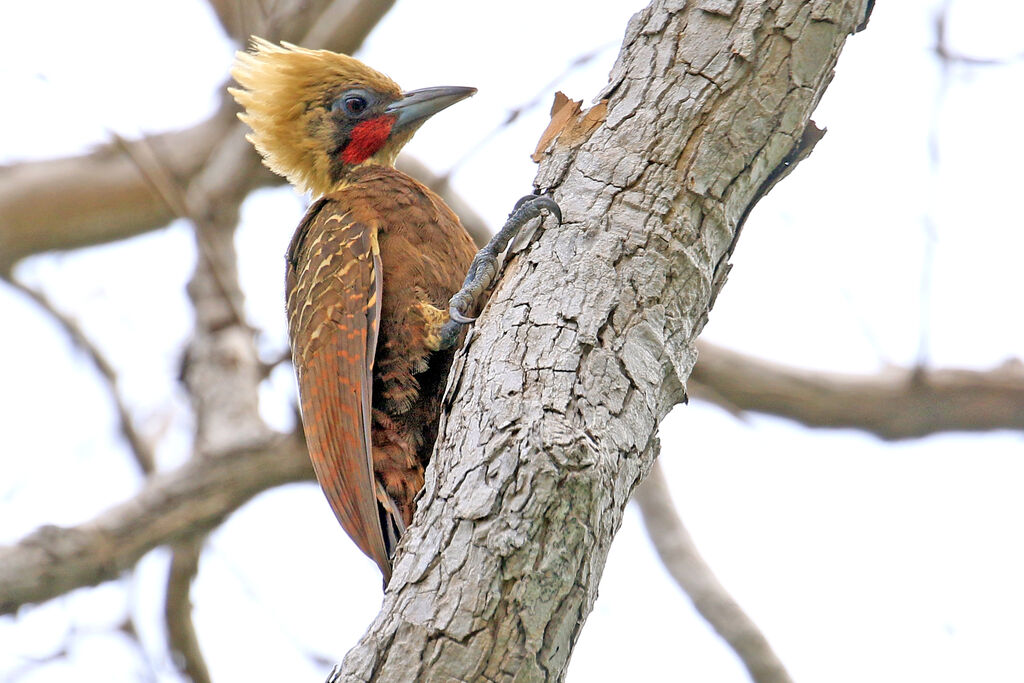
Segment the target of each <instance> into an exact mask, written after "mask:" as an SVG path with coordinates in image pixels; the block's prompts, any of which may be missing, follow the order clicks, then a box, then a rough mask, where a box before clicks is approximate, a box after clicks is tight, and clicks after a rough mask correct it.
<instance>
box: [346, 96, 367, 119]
mask: <svg viewBox="0 0 1024 683" xmlns="http://www.w3.org/2000/svg"><path fill="white" fill-rule="evenodd" d="M366 104H367V102H366V98H365V97H360V96H359V95H350V96H348V97H346V98H345V111H346V112H348V113H349V114H352V115H353V116H359V115H360V114H362V113H363V112H364V111H366Z"/></svg>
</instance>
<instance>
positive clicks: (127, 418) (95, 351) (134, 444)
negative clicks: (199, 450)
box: [4, 277, 156, 474]
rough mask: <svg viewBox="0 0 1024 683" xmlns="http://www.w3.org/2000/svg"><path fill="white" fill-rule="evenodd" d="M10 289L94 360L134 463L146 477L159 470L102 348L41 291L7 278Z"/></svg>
mask: <svg viewBox="0 0 1024 683" xmlns="http://www.w3.org/2000/svg"><path fill="white" fill-rule="evenodd" d="M4 279H5V280H6V281H7V284H9V285H10V286H11V287H13V288H14V289H16V290H17V291H19V292H21V293H22V294H24V295H25V296H26V297H28V298H29V299H31V300H32V301H33V302H34V303H35V304H36V305H37V306H39V308H41V309H42V310H43V311H44V312H45V313H46V314H47V315H49V316H50V317H51V318H52V319H53V320H54V322H56V323H57V324H58V325H59V326H60V327H61V328H62V329H63V330H64V332H65V333H66V334H67V335H68V337H70V338H71V342H72V343H73V344H75V345H76V346H78V347H79V348H80V349H82V350H83V351H84V352H85V354H86V355H87V356H88V357H89V360H90V361H92V364H93V367H95V368H96V371H97V372H98V373H100V376H101V377H102V378H103V379H104V384H105V385H106V387H107V391H108V393H109V394H110V400H111V401H112V402H113V404H114V410H115V411H116V412H117V419H118V423H119V424H120V426H121V434H122V436H124V439H125V441H126V442H128V448H129V450H130V451H131V454H132V457H133V458H134V459H135V464H137V465H138V466H139V469H140V470H142V473H143V474H152V473H153V471H154V469H155V467H156V458H155V457H154V455H153V449H152V447H151V446H150V444H149V442H148V441H147V440H146V439H145V438H144V437H143V436H142V435H141V434H140V433H139V431H138V429H136V427H135V420H134V419H132V414H131V411H130V410H129V409H128V405H127V404H126V403H125V402H124V400H123V399H122V398H121V392H120V391H118V389H117V370H115V369H114V366H113V364H111V362H110V361H109V360H107V357H106V356H105V355H104V354H103V352H102V351H100V349H99V347H98V346H96V344H94V343H93V342H92V340H91V339H89V337H88V336H86V334H85V331H84V330H83V329H82V328H81V326H80V325H79V324H78V321H77V320H75V319H74V318H72V317H71V316H69V315H67V314H66V313H64V312H62V311H60V310H59V309H58V308H57V307H56V306H55V305H54V303H53V302H52V301H50V298H49V297H47V296H46V295H45V294H43V293H42V292H40V291H37V290H35V289H32V288H31V287H29V286H27V285H25V284H23V283H21V282H18V281H17V280H15V279H14V278H13V277H5V278H4Z"/></svg>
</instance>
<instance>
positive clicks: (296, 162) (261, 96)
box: [228, 36, 476, 195]
mask: <svg viewBox="0 0 1024 683" xmlns="http://www.w3.org/2000/svg"><path fill="white" fill-rule="evenodd" d="M231 75H232V76H233V77H234V78H235V80H236V81H237V82H238V83H239V85H241V86H242V87H241V88H229V89H228V91H229V92H230V93H231V95H232V96H233V97H234V98H235V101H237V102H238V104H240V105H241V106H242V107H243V109H244V110H245V111H243V112H240V113H239V114H238V118H240V119H241V120H242V121H244V122H245V123H246V124H247V125H248V126H249V127H250V128H251V129H252V132H251V133H250V134H249V135H248V136H247V138H248V140H249V141H250V142H252V144H253V145H254V146H255V147H256V149H257V150H258V151H259V153H260V154H261V155H262V156H263V163H265V164H266V165H267V166H268V167H269V168H270V169H271V170H272V171H274V172H275V173H279V174H280V175H283V176H285V177H286V178H288V180H289V181H291V182H292V183H293V184H294V185H295V186H296V187H298V188H299V189H300V190H311V191H312V192H313V194H314V195H320V194H324V193H326V192H329V191H331V190H332V189H333V188H335V187H336V186H337V185H338V184H339V183H341V182H343V181H344V179H345V176H346V175H347V174H348V173H349V172H350V171H351V169H353V168H354V167H357V166H359V165H361V164H386V165H389V166H390V165H394V163H395V157H396V156H398V152H399V150H400V149H401V148H402V146H403V145H405V143H406V142H408V141H409V139H410V138H411V137H412V134H413V133H414V132H416V129H417V128H419V126H420V125H421V124H422V123H423V122H424V121H425V120H426V119H427V118H429V117H430V116H432V115H433V114H436V113H437V112H439V111H441V110H442V109H445V108H446V107H448V106H450V105H452V104H455V103H456V102H458V101H459V100H462V99H464V98H466V97H469V96H470V95H472V94H473V93H475V92H476V88H462V87H440V88H424V89H422V90H413V91H411V92H406V93H403V92H402V89H401V88H399V87H398V84H397V83H395V82H394V81H392V80H391V79H390V78H388V77H387V76H385V75H384V74H382V73H380V72H378V71H375V70H373V69H371V68H370V67H368V66H366V65H365V64H363V63H362V62H360V61H359V60H357V59H355V58H353V57H349V56H348V55H343V54H338V53H336V52H330V51H328V50H307V49H306V48H302V47H299V46H297V45H291V44H290V43H281V45H274V44H273V43H271V42H269V41H266V40H263V39H262V38H257V37H255V36H254V37H253V39H252V51H251V52H239V53H238V54H237V55H236V58H235V64H234V67H233V68H232V69H231Z"/></svg>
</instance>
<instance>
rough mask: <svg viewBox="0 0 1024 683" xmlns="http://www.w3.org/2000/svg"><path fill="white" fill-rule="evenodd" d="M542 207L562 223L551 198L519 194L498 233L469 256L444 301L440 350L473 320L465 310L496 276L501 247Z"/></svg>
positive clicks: (471, 307) (538, 212)
mask: <svg viewBox="0 0 1024 683" xmlns="http://www.w3.org/2000/svg"><path fill="white" fill-rule="evenodd" d="M544 209H547V211H548V213H550V214H551V215H553V216H554V217H555V220H557V221H558V222H559V223H561V222H562V210H561V209H559V208H558V204H556V203H555V200H554V199H552V198H551V197H548V196H546V195H534V194H529V195H526V196H525V197H522V198H521V199H520V200H519V201H517V202H516V205H515V206H514V207H513V209H512V213H510V214H509V216H508V220H507V221H506V222H505V225H504V226H503V227H502V228H501V230H499V231H498V234H496V235H495V236H494V237H492V238H491V241H490V242H488V243H487V244H486V245H485V246H484V248H483V249H481V250H480V251H478V252H477V254H476V256H474V257H473V262H472V263H470V264H469V272H467V273H466V280H465V282H463V283H462V289H460V290H459V291H458V292H456V294H455V296H453V297H452V298H451V300H450V301H449V302H448V317H449V320H448V322H446V323H445V324H444V326H443V327H442V328H441V348H442V349H447V348H451V347H452V346H454V345H455V342H456V340H457V339H458V338H459V333H460V332H461V331H462V326H463V325H467V324H469V323H471V322H473V321H474V320H476V318H474V317H470V316H469V315H468V313H469V312H470V311H471V310H473V308H474V305H475V304H476V303H477V298H478V297H479V296H480V295H481V294H483V293H484V292H485V291H487V288H488V287H490V286H491V284H492V283H493V282H494V280H495V278H496V277H497V275H498V255H499V254H501V253H502V252H503V251H505V247H507V246H508V243H509V242H510V241H512V238H514V237H515V236H516V235H517V234H518V233H519V230H520V229H521V228H522V227H523V226H524V225H526V224H527V223H529V222H530V221H531V220H533V219H534V218H537V217H538V216H541V215H542V213H541V212H542V211H543V210H544Z"/></svg>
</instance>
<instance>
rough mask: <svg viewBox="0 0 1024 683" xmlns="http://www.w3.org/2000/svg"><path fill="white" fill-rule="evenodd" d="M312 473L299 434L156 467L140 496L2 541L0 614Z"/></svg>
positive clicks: (120, 566)
mask: <svg viewBox="0 0 1024 683" xmlns="http://www.w3.org/2000/svg"><path fill="white" fill-rule="evenodd" d="M312 476H313V470H312V467H311V466H310V464H309V458H308V456H307V455H306V446H305V443H304V442H303V441H302V440H301V439H300V438H298V437H296V436H278V437H274V438H273V439H270V440H268V441H266V442H264V443H261V444H255V445H252V446H251V447H249V448H245V449H242V450H239V451H237V452H233V453H229V454H225V457H219V458H203V459H195V460H190V461H189V462H188V463H187V464H185V465H183V466H182V467H180V468H178V469H176V470H174V471H173V472H169V473H166V474H157V475H155V476H154V477H152V478H150V479H149V480H148V481H147V482H146V485H145V486H144V487H143V489H142V490H141V491H140V492H139V493H138V494H137V495H136V496H135V497H133V498H132V499H130V500H128V501H126V502H124V503H121V504H119V505H115V506H113V507H111V508H110V509H108V510H107V511H105V512H103V513H102V514H101V515H99V516H98V517H96V518H94V519H93V520H91V521H89V522H86V523H84V524H81V525H79V526H76V527H69V528H61V527H56V526H52V525H50V526H44V527H41V528H39V529H37V530H36V531H34V532H32V533H31V534H29V535H28V536H26V537H25V538H24V539H22V540H21V541H20V542H19V543H17V544H16V545H13V546H7V547H0V614H9V613H11V612H13V611H15V610H17V609H18V608H19V607H20V606H21V605H24V604H27V603H36V602H42V601H44V600H49V599H51V598H54V597H56V596H58V595H63V594H64V593H66V592H68V591H69V590H72V589H74V588H79V587H81V586H93V585H96V584H98V583H101V582H103V581H109V580H111V579H114V578H116V577H117V576H118V574H120V573H121V572H123V571H125V570H127V569H130V568H131V567H132V566H134V564H135V562H137V561H138V559H139V558H140V557H142V556H143V555H144V554H145V553H147V552H149V551H150V550H152V549H153V548H155V547H157V546H160V545H164V544H167V543H175V542H178V541H182V540H186V539H188V538H192V537H195V536H197V535H199V534H203V533H205V532H206V531H208V530H210V529H212V528H214V527H215V526H217V525H218V524H220V523H221V522H222V521H223V520H224V519H225V518H226V517H227V516H228V515H229V514H231V512H233V511H234V510H236V509H238V508H239V507H241V506H242V505H244V504H245V503H246V502H247V501H248V500H249V499H251V498H252V497H253V496H255V495H256V494H257V493H259V492H261V491H265V490H266V489H268V488H271V487H274V486H280V485H281V484H287V483H290V482H294V481H301V480H304V479H311V478H312Z"/></svg>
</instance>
